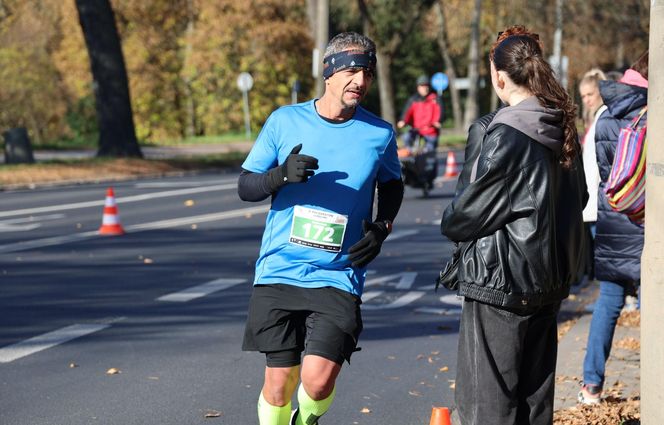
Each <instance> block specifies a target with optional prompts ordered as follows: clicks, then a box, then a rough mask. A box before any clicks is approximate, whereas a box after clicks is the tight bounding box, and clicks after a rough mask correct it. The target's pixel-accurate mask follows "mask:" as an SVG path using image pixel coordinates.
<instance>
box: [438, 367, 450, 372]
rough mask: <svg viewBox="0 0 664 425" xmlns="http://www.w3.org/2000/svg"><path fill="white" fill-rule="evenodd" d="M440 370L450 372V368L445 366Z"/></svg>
mask: <svg viewBox="0 0 664 425" xmlns="http://www.w3.org/2000/svg"><path fill="white" fill-rule="evenodd" d="M438 370H439V371H440V372H447V371H448V370H450V368H449V367H447V366H443V367H441V368H440V369H438Z"/></svg>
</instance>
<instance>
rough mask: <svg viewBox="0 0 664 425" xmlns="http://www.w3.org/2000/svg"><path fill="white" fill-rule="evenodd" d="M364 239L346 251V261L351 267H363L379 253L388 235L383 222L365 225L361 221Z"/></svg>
mask: <svg viewBox="0 0 664 425" xmlns="http://www.w3.org/2000/svg"><path fill="white" fill-rule="evenodd" d="M362 230H363V231H364V237H363V238H362V239H360V240H359V241H357V242H356V243H355V244H354V245H353V246H351V247H350V249H348V254H349V255H348V259H349V260H350V261H351V265H352V266H353V267H365V266H366V265H367V264H369V263H370V262H371V261H372V260H373V259H374V258H376V256H377V255H378V254H379V253H380V248H381V246H383V241H384V240H385V238H387V235H388V234H389V233H390V232H389V230H388V229H387V226H386V225H385V223H383V222H374V223H371V224H367V221H366V220H362Z"/></svg>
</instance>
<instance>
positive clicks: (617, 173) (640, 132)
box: [604, 106, 648, 225]
mask: <svg viewBox="0 0 664 425" xmlns="http://www.w3.org/2000/svg"><path fill="white" fill-rule="evenodd" d="M647 110H648V107H647V106H646V107H644V108H643V109H642V110H641V112H639V115H637V116H636V117H635V118H634V119H633V120H632V122H631V123H630V125H629V126H627V127H625V128H622V129H621V130H620V135H619V136H618V144H617V145H616V153H615V156H614V158H613V165H612V166H611V174H609V179H608V181H607V183H606V186H605V188H604V193H606V197H607V199H608V201H609V205H610V206H611V208H612V209H613V210H614V211H617V212H620V213H623V214H626V215H627V216H628V217H629V219H630V220H631V221H632V222H634V223H636V224H639V225H643V222H644V217H645V205H646V145H647V138H646V125H643V126H641V127H639V122H640V121H641V118H643V115H644V114H645V113H646V111H647Z"/></svg>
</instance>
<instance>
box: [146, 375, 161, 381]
mask: <svg viewBox="0 0 664 425" xmlns="http://www.w3.org/2000/svg"><path fill="white" fill-rule="evenodd" d="M148 379H152V380H153V381H158V380H159V377H158V376H148Z"/></svg>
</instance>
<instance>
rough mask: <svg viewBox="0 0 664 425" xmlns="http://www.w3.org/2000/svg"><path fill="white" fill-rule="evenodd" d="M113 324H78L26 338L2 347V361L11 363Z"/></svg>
mask: <svg viewBox="0 0 664 425" xmlns="http://www.w3.org/2000/svg"><path fill="white" fill-rule="evenodd" d="M109 326H111V325H110V324H108V323H98V324H76V325H71V326H67V327H64V328H62V329H58V330H55V331H52V332H48V333H45V334H42V335H38V336H35V337H32V338H30V339H26V340H25V341H21V342H18V343H16V344H12V345H8V346H6V347H3V348H0V363H9V362H12V361H14V360H16V359H20V358H21V357H25V356H29V355H30V354H34V353H37V352H39V351H42V350H46V349H48V348H51V347H55V346H56V345H60V344H63V343H65V342H67V341H71V340H72V339H76V338H80V337H82V336H85V335H89V334H91V333H94V332H99V331H100V330H102V329H106V328H108V327H109Z"/></svg>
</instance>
